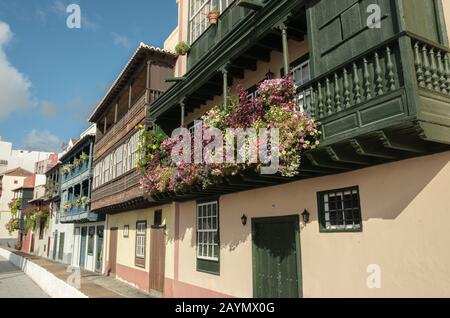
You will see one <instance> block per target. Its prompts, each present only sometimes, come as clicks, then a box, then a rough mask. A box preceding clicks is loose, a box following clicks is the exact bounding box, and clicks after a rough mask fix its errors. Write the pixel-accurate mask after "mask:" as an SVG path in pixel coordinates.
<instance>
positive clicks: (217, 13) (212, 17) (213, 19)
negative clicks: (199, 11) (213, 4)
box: [208, 9, 220, 25]
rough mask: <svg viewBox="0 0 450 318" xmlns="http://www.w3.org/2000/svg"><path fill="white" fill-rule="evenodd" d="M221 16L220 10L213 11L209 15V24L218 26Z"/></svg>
mask: <svg viewBox="0 0 450 318" xmlns="http://www.w3.org/2000/svg"><path fill="white" fill-rule="evenodd" d="M219 16H220V11H219V10H218V9H212V10H211V11H210V12H209V13H208V19H209V23H211V24H213V25H216V24H217V20H218V19H219Z"/></svg>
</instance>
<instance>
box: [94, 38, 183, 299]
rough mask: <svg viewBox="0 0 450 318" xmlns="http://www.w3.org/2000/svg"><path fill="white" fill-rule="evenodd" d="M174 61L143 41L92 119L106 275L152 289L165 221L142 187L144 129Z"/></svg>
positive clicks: (97, 206) (97, 208)
mask: <svg viewBox="0 0 450 318" xmlns="http://www.w3.org/2000/svg"><path fill="white" fill-rule="evenodd" d="M175 61H176V56H175V55H174V54H173V53H170V52H168V51H165V50H162V49H159V48H154V47H151V46H148V45H146V44H143V43H141V44H140V45H139V47H138V48H137V50H136V52H135V53H134V54H133V56H132V57H131V59H130V61H129V62H128V63H127V65H126V66H125V67H124V69H123V70H122V72H121V73H120V74H119V76H118V77H117V79H116V81H115V82H114V83H113V85H112V86H111V88H110V89H109V91H108V93H107V94H106V96H105V97H104V98H103V99H102V101H101V102H100V103H99V105H98V106H97V108H96V109H95V110H94V112H93V114H92V116H91V118H90V122H92V123H95V124H97V134H96V141H95V147H94V158H95V162H94V182H93V192H92V203H91V209H92V210H93V211H94V212H96V213H98V214H99V215H107V224H108V228H107V229H106V232H105V237H106V236H108V235H109V237H110V239H109V241H108V243H107V245H106V249H105V253H104V254H105V261H106V264H105V273H106V274H108V275H111V276H116V277H117V278H119V279H121V280H123V281H126V282H128V283H130V284H132V285H135V286H137V287H139V288H141V289H143V290H147V291H149V290H150V289H152V288H150V285H149V282H150V278H149V268H150V265H149V262H148V261H147V260H146V258H147V256H149V251H150V249H149V241H150V236H151V233H152V232H157V233H158V235H160V236H162V234H161V233H162V232H163V231H164V230H163V222H164V221H163V219H162V216H161V213H160V212H158V213H157V215H158V217H155V216H154V213H155V212H154V210H153V209H151V208H150V207H151V204H150V202H148V200H147V199H146V197H145V195H144V192H143V190H142V188H141V186H140V182H139V181H140V180H139V179H140V176H139V173H138V171H137V169H136V165H137V161H138V159H139V155H138V152H139V142H140V131H141V129H142V128H141V127H145V126H148V122H147V112H148V105H150V104H152V103H153V102H154V101H155V100H156V99H157V98H158V97H159V96H160V95H161V94H163V92H164V91H165V90H167V88H168V87H169V86H170V84H169V83H166V82H165V80H166V79H167V78H169V77H173V75H174V74H173V67H174V64H175ZM155 220H156V223H155ZM152 226H153V227H152ZM111 235H112V236H111ZM155 235H156V234H155ZM111 237H112V238H113V239H111ZM105 241H106V240H105ZM135 242H138V247H135ZM160 245H161V249H159V250H162V248H163V247H164V246H165V243H164V242H163V241H161V243H160ZM160 275H161V277H163V276H162V274H160ZM161 279H163V278H161ZM153 289H155V290H158V289H157V288H153ZM161 291H162V290H161Z"/></svg>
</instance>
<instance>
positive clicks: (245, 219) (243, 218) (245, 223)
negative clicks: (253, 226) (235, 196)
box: [241, 213, 247, 226]
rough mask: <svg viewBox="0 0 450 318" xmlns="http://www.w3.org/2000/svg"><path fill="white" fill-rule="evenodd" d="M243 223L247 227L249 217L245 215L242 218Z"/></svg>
mask: <svg viewBox="0 0 450 318" xmlns="http://www.w3.org/2000/svg"><path fill="white" fill-rule="evenodd" d="M241 222H242V225H243V226H246V225H247V216H246V215H245V213H244V214H242V216H241Z"/></svg>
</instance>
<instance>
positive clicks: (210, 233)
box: [196, 201, 220, 262]
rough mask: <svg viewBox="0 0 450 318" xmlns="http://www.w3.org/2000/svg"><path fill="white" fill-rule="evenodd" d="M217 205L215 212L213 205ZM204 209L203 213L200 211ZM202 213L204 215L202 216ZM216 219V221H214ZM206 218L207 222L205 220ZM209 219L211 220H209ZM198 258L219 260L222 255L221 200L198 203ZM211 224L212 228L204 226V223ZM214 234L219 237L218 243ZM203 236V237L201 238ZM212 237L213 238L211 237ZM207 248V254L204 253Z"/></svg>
mask: <svg viewBox="0 0 450 318" xmlns="http://www.w3.org/2000/svg"><path fill="white" fill-rule="evenodd" d="M214 206H215V214H214V212H213V211H214V209H213V207H214ZM208 207H211V215H210V216H208V214H206V216H205V214H204V213H207V211H208ZM200 211H202V212H203V213H200ZM200 215H202V216H200ZM209 219H210V220H209ZM214 219H215V222H214ZM204 220H205V222H203V221H204ZM208 221H209V222H208ZM196 222H197V259H201V260H207V261H216V262H217V261H219V257H220V238H219V202H218V201H211V202H206V203H199V204H197V220H196ZM208 224H211V228H204V225H208ZM214 236H216V237H217V238H218V241H217V243H216V242H215V241H214ZM200 237H202V239H200ZM210 237H211V239H210ZM210 246H212V248H211V251H212V252H211V255H209V247H210ZM205 248H206V254H205V253H203V252H204V251H205ZM216 248H217V249H218V253H217V255H218V256H217V257H216V256H214V254H215V251H216Z"/></svg>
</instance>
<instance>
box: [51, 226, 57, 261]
mask: <svg viewBox="0 0 450 318" xmlns="http://www.w3.org/2000/svg"><path fill="white" fill-rule="evenodd" d="M57 247H58V230H56V231H55V235H54V238H53V255H52V256H53V260H54V261H56V255H57Z"/></svg>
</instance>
